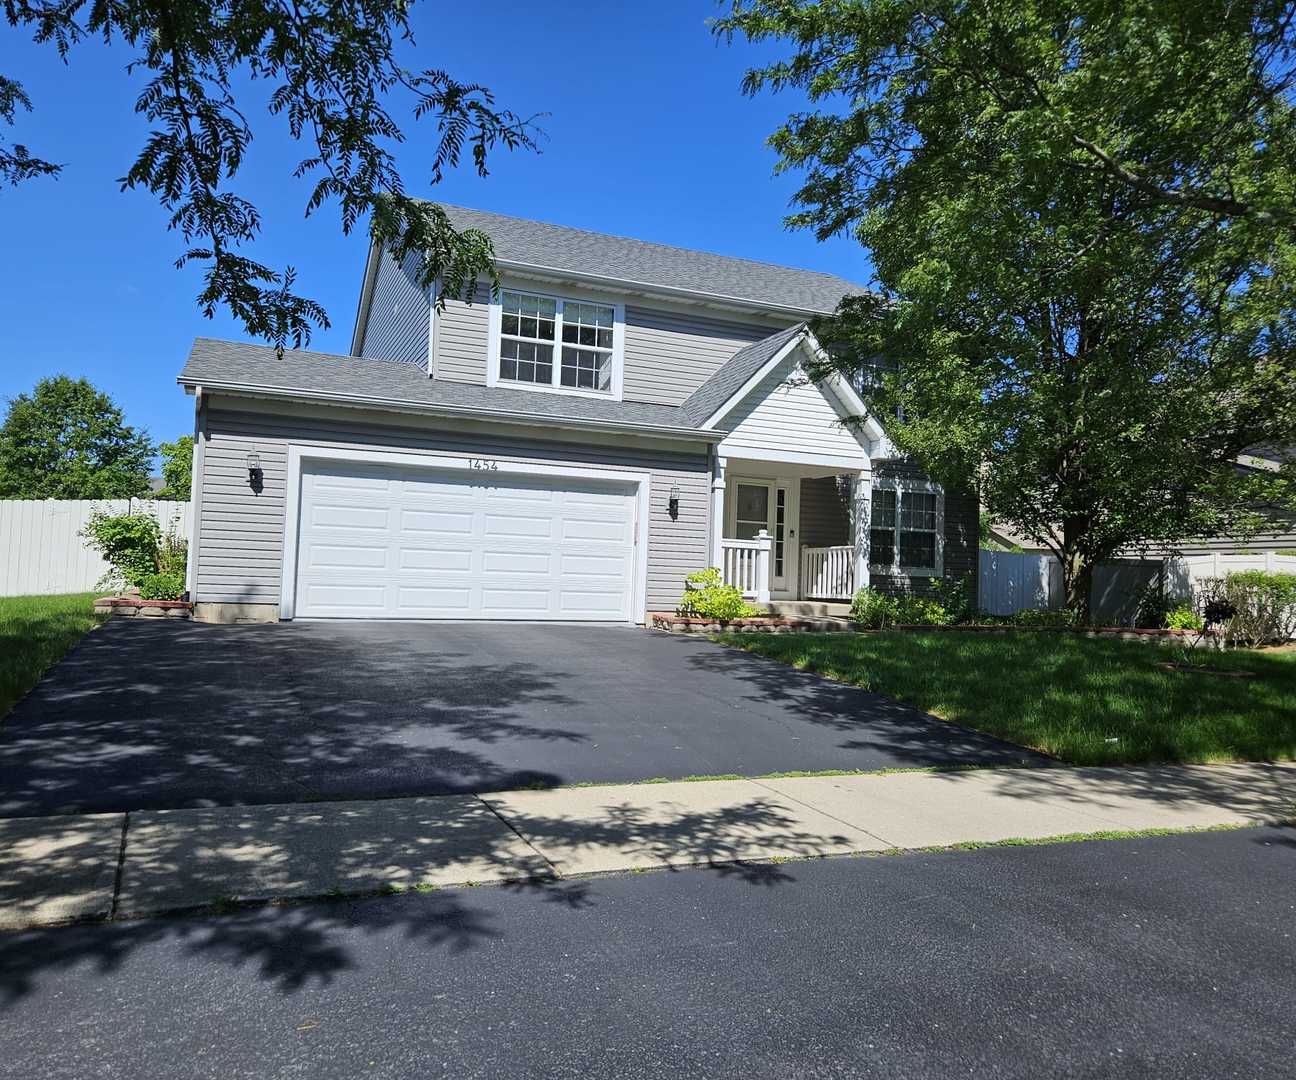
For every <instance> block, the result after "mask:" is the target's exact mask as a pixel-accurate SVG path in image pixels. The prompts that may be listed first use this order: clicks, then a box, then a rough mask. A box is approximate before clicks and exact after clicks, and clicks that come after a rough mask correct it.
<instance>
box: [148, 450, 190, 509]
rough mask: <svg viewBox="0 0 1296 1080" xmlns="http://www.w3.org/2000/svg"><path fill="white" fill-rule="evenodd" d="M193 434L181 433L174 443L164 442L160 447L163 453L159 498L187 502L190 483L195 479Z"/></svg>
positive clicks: (160, 451)
mask: <svg viewBox="0 0 1296 1080" xmlns="http://www.w3.org/2000/svg"><path fill="white" fill-rule="evenodd" d="M193 449H194V440H193V436H192V435H181V436H180V438H178V439H176V441H175V442H173V443H168V442H164V443H163V444H162V445H161V446H159V447H158V452H159V453H160V454H161V455H162V490H161V491H159V492H158V493H157V497H158V498H159V499H173V500H174V501H176V502H185V501H187V500H188V499H189V496H190V491H189V488H190V484H191V482H192V479H193Z"/></svg>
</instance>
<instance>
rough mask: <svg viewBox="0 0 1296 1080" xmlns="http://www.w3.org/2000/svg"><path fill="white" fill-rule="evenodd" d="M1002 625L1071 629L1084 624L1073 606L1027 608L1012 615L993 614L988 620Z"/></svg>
mask: <svg viewBox="0 0 1296 1080" xmlns="http://www.w3.org/2000/svg"><path fill="white" fill-rule="evenodd" d="M986 621H987V622H990V623H994V624H997V625H1002V626H1022V627H1026V628H1028V629H1029V628H1045V629H1047V628H1052V627H1062V628H1064V629H1070V628H1073V627H1078V626H1083V625H1084V621H1083V620H1082V619H1081V618H1080V613H1079V612H1078V611H1074V610H1072V609H1071V608H1026V609H1025V610H1023V611H1015V612H1013V613H1012V614H1011V615H991V616H989V618H988V619H987V620H986Z"/></svg>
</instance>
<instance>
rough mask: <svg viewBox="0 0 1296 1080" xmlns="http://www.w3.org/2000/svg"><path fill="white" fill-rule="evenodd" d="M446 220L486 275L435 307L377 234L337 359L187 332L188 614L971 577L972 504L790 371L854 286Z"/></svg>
mask: <svg viewBox="0 0 1296 1080" xmlns="http://www.w3.org/2000/svg"><path fill="white" fill-rule="evenodd" d="M447 210H448V211H449V213H450V214H451V217H452V219H453V220H454V222H455V224H456V226H457V227H459V228H467V227H473V228H478V229H482V230H483V231H485V232H486V233H487V234H488V235H489V236H490V237H491V239H492V241H493V243H494V246H495V252H496V257H497V263H498V270H499V274H500V278H501V282H502V288H501V289H500V290H498V291H497V292H494V293H492V292H491V290H490V289H488V288H487V287H486V286H484V285H483V286H480V287H479V289H478V292H477V295H476V296H475V297H474V298H473V301H472V303H464V302H461V301H459V300H457V299H447V302H446V304H445V306H444V308H441V309H439V308H438V305H437V304H435V303H434V300H435V296H434V294H432V293H431V292H430V291H429V290H425V289H423V288H421V287H420V286H419V285H418V284H417V283H416V282H415V280H414V277H413V274H412V273H411V272H410V269H409V268H408V267H403V266H401V265H398V264H397V263H396V262H395V260H394V259H392V257H391V256H390V255H388V254H386V253H385V252H384V251H382V250H381V249H380V248H379V247H376V246H375V247H373V248H372V249H371V250H370V252H369V256H368V260H367V263H366V267H365V273H364V282H363V286H362V290H361V297H360V305H359V311H358V315H357V319H356V326H355V334H354V338H353V343H352V354H353V355H351V356H332V355H325V354H321V353H314V352H302V351H290V352H285V353H284V355H283V356H282V357H279V356H277V355H276V353H275V350H273V349H271V348H267V347H265V346H260V345H251V344H243V343H234V342H225V341H213V340H209V339H199V340H198V341H196V342H195V343H194V347H193V351H192V352H191V354H190V356H189V359H188V362H187V364H186V365H185V368H184V371H183V372H182V374H181V375H180V377H179V382H180V383H181V384H182V385H183V386H184V387H185V389H186V390H187V391H188V392H190V393H192V394H193V395H194V396H195V398H196V425H195V432H196V449H195V454H194V481H193V500H194V521H193V533H194V540H193V544H192V553H191V557H190V578H189V586H190V594H191V598H192V599H193V600H194V601H195V604H196V614H197V617H199V618H204V619H211V620H218V621H230V620H248V619H255V620H262V619H265V620H273V619H280V618H283V619H288V618H401V619H522V620H532V619H552V620H581V621H585V620H601V621H609V622H619V623H627V622H630V623H634V622H643V621H645V616H646V614H647V613H649V612H651V611H656V610H671V609H672V608H673V607H674V606H675V604H676V603H677V601H678V599H679V597H680V594H681V592H682V591H683V586H684V578H685V575H687V574H688V573H690V572H692V571H695V570H699V569H702V568H704V567H706V566H720V567H722V568H724V571H725V574H726V577H727V578H728V579H729V580H730V581H732V582H734V583H735V584H738V585H739V586H740V587H742V588H743V589H744V591H745V592H746V593H747V594H748V595H749V596H751V597H752V598H753V599H755V600H758V601H760V602H762V603H765V602H767V601H773V602H775V603H777V602H778V601H791V600H801V599H815V600H846V599H849V597H850V596H851V595H852V594H853V592H854V590H855V589H856V588H857V587H858V586H861V585H864V584H866V583H869V582H872V583H873V585H874V586H876V587H885V588H890V589H899V588H908V589H919V590H923V589H926V588H929V587H930V586H931V583H932V582H933V581H934V580H936V579H939V578H940V577H942V576H943V575H949V574H962V575H973V576H974V571H975V565H976V545H977V507H976V503H975V500H973V499H968V498H955V497H953V496H950V497H947V496H946V495H945V493H943V492H942V491H941V490H940V488H939V487H937V486H936V485H934V484H932V483H930V482H928V481H927V480H926V479H925V478H924V477H922V476H921V475H920V474H919V473H917V472H916V470H914V469H913V468H912V467H910V466H907V465H905V464H904V463H903V462H899V461H897V460H895V455H894V453H893V451H892V449H891V447H890V444H889V443H888V441H887V438H886V434H885V432H884V430H883V428H882V426H881V425H880V424H879V423H878V422H877V421H876V419H874V418H872V417H870V416H869V415H868V410H867V408H866V406H865V404H864V402H863V401H862V400H861V399H860V397H859V395H858V394H857V393H856V391H855V389H854V388H853V387H852V386H851V384H850V383H849V381H847V380H845V379H842V378H840V377H836V376H834V377H830V378H827V379H824V380H822V381H819V382H815V381H811V380H810V379H809V378H808V377H806V376H805V375H804V374H803V367H804V365H805V362H806V361H807V360H808V359H809V358H810V357H811V356H813V355H814V354H815V351H816V350H817V349H818V345H817V343H816V342H815V339H814V337H813V335H812V334H811V333H810V331H809V330H808V329H807V327H806V321H807V320H809V319H812V318H813V317H814V316H817V315H820V314H823V313H827V312H831V311H833V310H834V308H835V307H836V306H837V303H838V301H839V300H840V299H841V297H842V296H843V295H845V294H847V293H857V292H860V291H862V290H861V289H860V287H859V286H857V285H854V284H852V283H850V282H848V281H845V280H843V279H841V278H838V277H834V276H831V275H828V274H822V273H815V272H812V271H807V270H796V269H791V268H787V267H782V266H772V265H767V264H764V263H758V262H751V261H748V260H745V259H734V258H726V257H722V256H719V255H712V254H707V253H704V252H698V251H689V250H684V249H680V248H674V247H667V246H664V245H661V244H652V243H645V242H642V241H638V240H630V239H625V238H622V237H616V236H605V235H601V234H597V233H591V232H584V231H581V230H577V229H570V228H564V227H561V226H556V225H547V224H542V223H539V222H534V221H525V220H521V219H517V218H510V217H503V216H500V215H497V214H490V213H484V212H481V211H476V210H467V209H457V208H447ZM851 418H855V419H856V422H850V423H848V422H846V421H848V420H850V419H851ZM859 418H862V420H860V419H859Z"/></svg>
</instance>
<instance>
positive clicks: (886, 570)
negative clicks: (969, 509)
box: [869, 476, 945, 577]
mask: <svg viewBox="0 0 1296 1080" xmlns="http://www.w3.org/2000/svg"><path fill="white" fill-rule="evenodd" d="M872 491H894V492H895V493H896V524H895V543H894V545H893V548H894V550H895V561H894V562H892V563H877V562H874V561H873V557H872V545H871V544H870V545H869V548H870V553H869V572H870V573H873V574H882V575H887V574H890V575H893V576H896V577H944V576H945V489H944V488H942V487H941V486H940V484H937V483H935V482H934V481H932V480H914V479H910V478H908V477H898V476H881V477H879V476H874V477H873V486H872ZM906 492H923V493H926V494H932V495H935V496H936V565H935V566H934V567H933V566H903V565H901V563H900V521H901V518H900V507H901V504H902V503H903V502H904V497H905V493H906ZM872 498H873V496H872V492H870V494H869V518H870V521H869V528H870V529H872V528H874V525H873V522H872V520H871V519H872V516H873V511H872Z"/></svg>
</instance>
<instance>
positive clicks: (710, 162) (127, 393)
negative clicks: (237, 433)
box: [0, 0, 870, 440]
mask: <svg viewBox="0 0 1296 1080" xmlns="http://www.w3.org/2000/svg"><path fill="white" fill-rule="evenodd" d="M607 8H608V9H607V10H604V11H598V10H594V9H593V7H592V5H585V4H576V3H571V4H563V3H557V4H549V5H540V6H536V5H532V4H522V3H512V2H509V0H497V2H496V3H494V4H492V5H490V6H489V16H488V17H487V16H485V15H484V14H483V11H484V10H485V9H483V8H482V6H480V5H450V4H445V5H441V4H438V5H423V6H419V5H416V6H415V9H414V12H415V18H414V30H415V34H416V37H417V49H416V50H415V51H414V52H413V53H412V54H411V55H409V56H408V57H407V59H406V62H407V63H408V64H409V66H418V67H440V68H444V69H445V70H447V71H449V72H451V73H452V74H453V75H454V76H455V77H457V78H460V79H463V80H472V81H478V82H482V83H484V84H486V85H487V86H490V87H491V88H492V89H493V90H494V91H495V92H496V94H497V97H498V100H499V102H500V104H503V105H507V106H509V107H511V108H514V109H515V110H517V111H518V112H522V113H527V114H529V113H547V114H548V115H547V116H545V117H544V118H542V119H541V120H540V124H541V126H542V127H543V129H544V131H545V138H544V139H543V141H542V153H540V154H538V155H536V154H525V153H519V154H512V155H508V154H503V153H501V154H499V155H498V156H496V157H495V158H494V159H493V161H492V171H491V175H490V176H489V177H487V178H486V179H484V180H482V179H479V178H478V177H477V176H476V174H475V173H474V172H472V171H471V170H470V169H464V170H461V171H460V172H459V173H458V174H457V175H454V176H452V177H450V178H449V179H448V180H447V181H445V182H443V183H442V184H440V185H439V186H437V187H435V188H433V187H431V186H430V184H429V182H428V163H429V161H430V159H431V154H432V150H433V143H434V139H433V132H432V130H431V125H425V124H416V123H415V122H414V121H413V120H412V119H411V120H410V121H409V123H408V124H407V125H406V128H405V130H406V135H407V142H406V144H405V145H404V146H403V147H402V148H401V150H400V151H399V160H400V164H401V168H402V172H403V175H404V178H405V182H406V185H407V190H409V191H410V192H412V193H416V194H424V195H429V196H433V197H437V198H442V199H445V200H446V201H449V202H455V203H459V204H462V205H466V206H476V207H481V208H484V209H488V210H494V211H498V212H500V213H505V214H516V215H519V216H522V217H533V218H538V219H540V220H544V221H554V222H559V223H562V224H568V225H574V226H578V227H581V228H587V229H594V230H598V231H602V232H611V233H617V234H620V235H625V236H634V237H639V238H641V239H645V240H654V241H658V242H661V243H668V244H677V245H680V246H683V247H695V248H701V249H704V250H709V251H717V252H721V253H724V254H730V255H737V256H742V257H745V258H752V259H762V260H765V261H768V262H777V263H785V264H788V265H792V266H806V267H813V268H815V269H821V270H826V271H830V272H833V273H838V274H841V275H843V276H845V277H849V278H852V279H854V280H857V281H862V282H867V280H868V278H869V274H870V267H869V263H868V259H867V255H866V253H865V252H864V251H863V250H862V249H861V248H860V247H859V246H858V245H856V244H855V243H854V242H853V241H850V240H846V239H841V240H835V241H831V242H829V243H825V244H819V243H817V242H816V241H815V239H814V237H813V236H811V235H810V234H808V233H804V232H788V231H786V230H785V229H784V228H783V225H782V218H783V215H784V214H785V213H786V211H787V205H788V200H789V197H790V196H791V194H792V192H793V191H794V189H795V186H796V179H795V177H793V176H783V177H777V178H776V177H774V176H772V170H773V165H774V155H773V153H772V152H771V151H770V150H769V149H768V148H767V147H766V146H765V139H766V137H767V136H768V135H769V133H770V132H771V131H773V130H774V129H775V127H777V125H778V123H779V121H780V120H781V118H782V117H784V116H785V115H786V114H787V113H788V111H790V110H791V109H793V108H795V107H797V106H798V105H799V104H800V103H799V102H798V101H797V100H796V99H794V98H791V97H789V96H786V95H783V96H779V97H771V96H763V97H761V98H757V99H754V100H753V99H749V98H744V97H743V96H742V94H741V93H740V90H739V83H740V79H741V77H742V73H743V71H744V70H745V68H746V67H748V66H750V65H752V64H753V63H756V62H758V61H760V60H761V59H762V58H764V57H768V56H770V55H772V53H773V50H772V49H771V48H762V49H760V50H756V49H753V48H752V47H751V46H749V45H747V44H746V43H745V42H741V41H735V43H734V44H733V45H732V46H726V45H725V44H724V43H723V42H719V41H716V40H715V39H714V38H713V37H712V35H711V33H710V31H709V29H708V27H707V25H706V21H707V19H709V18H711V17H714V16H715V15H717V14H718V13H719V10H720V9H719V8H718V7H717V6H716V5H715V4H714V3H713V2H712V0H663V2H661V3H657V4H652V5H641V4H634V5H631V4H610V5H607ZM0 40H3V42H4V50H3V51H4V58H5V59H4V73H5V74H6V75H9V76H10V77H13V78H16V79H18V80H19V81H21V82H22V83H23V84H24V86H25V88H26V90H27V92H28V94H29V96H30V97H31V98H32V102H33V105H34V111H33V112H32V113H31V114H28V115H26V116H24V117H21V118H20V119H19V123H18V126H17V128H16V129H15V130H13V131H12V137H13V138H15V139H17V140H18V141H23V142H26V143H28V144H29V145H30V146H31V147H32V149H33V151H34V152H36V153H38V154H40V155H41V156H43V157H46V158H49V159H51V160H54V161H60V162H64V163H66V166H67V167H66V169H65V170H64V174H63V175H62V177H61V178H60V179H58V180H57V181H50V180H33V181H29V182H27V183H26V184H24V185H22V186H20V187H18V188H16V189H13V188H6V189H4V190H3V191H2V192H0V236H3V237H4V244H3V247H4V252H5V256H6V257H5V258H4V259H3V260H0V355H2V357H3V360H2V361H0V400H7V399H9V398H11V397H13V396H14V395H15V394H18V393H21V392H23V391H24V390H28V389H30V388H31V386H32V385H33V384H34V383H35V382H36V380H37V379H39V378H41V377H43V376H45V375H50V374H55V373H58V372H66V373H68V374H71V375H77V376H79V375H84V376H86V377H88V378H89V379H90V380H91V381H92V382H94V383H95V385H97V386H99V387H100V388H102V389H104V390H106V391H108V392H109V393H110V394H111V395H112V396H113V397H114V398H115V399H116V401H117V402H118V404H119V405H121V406H122V408H123V409H124V410H125V412H126V416H127V419H128V420H129V422H131V423H133V424H136V425H138V426H142V427H145V428H147V430H148V431H149V432H150V434H151V435H152V436H153V437H154V438H155V439H157V440H169V439H172V438H174V437H175V436H176V435H179V434H182V433H184V432H187V431H189V430H191V428H192V416H193V412H192V401H191V399H189V398H186V397H185V395H184V393H183V392H182V391H181V390H180V389H179V388H178V387H177V386H176V385H175V376H176V374H177V373H178V372H179V370H180V367H181V366H182V364H183V362H184V358H185V356H186V354H187V352H188V349H189V346H190V344H191V342H192V341H193V339H194V337H196V336H200V335H202V336H213V337H224V338H234V339H240V338H242V337H243V336H244V335H243V334H242V333H241V331H240V328H239V327H238V326H237V325H235V324H234V323H233V322H232V321H231V320H229V319H228V318H225V317H223V316H218V317H217V318H216V319H214V320H207V319H204V318H203V317H202V315H201V313H200V312H199V311H198V308H197V306H196V305H195V303H194V296H195V294H196V293H197V291H198V289H199V288H200V274H199V272H198V271H197V270H185V271H176V270H175V269H174V268H173V266H172V263H173V261H174V259H175V258H176V256H177V255H178V254H179V252H180V250H181V241H180V237H179V236H178V235H175V234H172V233H168V232H167V231H166V214H165V212H164V211H163V210H162V209H161V208H160V207H159V206H158V205H157V204H156V203H155V202H154V200H153V198H152V197H151V196H150V195H148V194H147V193H144V192H126V193H120V192H119V191H118V186H117V184H116V182H115V180H116V178H117V177H119V176H121V175H122V174H123V173H125V171H126V170H127V168H128V167H129V165H130V163H131V162H132V161H133V160H134V156H135V154H136V152H137V151H138V148H139V146H140V145H141V143H142V140H143V137H144V135H145V134H146V131H147V125H146V124H145V122H144V121H143V120H142V119H140V118H139V117H137V116H136V115H135V114H134V112H133V104H134V100H135V96H136V94H137V93H138V90H139V87H140V86H141V85H142V83H143V77H142V76H141V75H140V74H138V73H137V74H135V75H128V74H127V73H126V71H125V68H126V65H127V63H128V62H129V60H130V58H131V54H130V51H129V50H127V49H123V48H120V47H117V48H105V47H104V46H103V45H102V44H100V43H99V42H97V41H90V42H87V43H85V44H83V45H82V46H80V47H79V48H78V49H77V50H74V51H73V53H72V56H71V60H70V63H69V64H68V65H67V66H64V65H63V64H62V63H61V62H60V61H59V59H58V57H57V55H56V54H55V52H54V51H53V50H52V49H50V48H48V47H38V46H35V45H33V44H31V42H30V40H29V39H28V38H26V37H24V36H22V35H20V34H18V33H16V32H15V31H14V30H12V29H10V28H8V27H5V28H3V29H0ZM401 119H402V120H404V117H403V116H402V117H401ZM252 122H253V128H254V131H255V132H256V135H257V139H256V142H255V143H254V145H253V148H252V151H251V153H250V155H249V158H248V161H247V162H246V164H245V166H244V169H243V171H242V173H241V174H240V178H239V188H238V189H239V190H240V191H241V192H242V193H244V194H246V195H247V196H248V197H250V198H251V199H252V200H253V201H254V202H256V203H257V204H258V206H259V207H260V209H261V212H262V216H263V224H264V226H265V229H264V235H263V237H262V239H261V241H260V242H259V243H258V244H257V245H256V246H255V247H254V248H252V249H249V250H250V253H253V254H255V255H256V256H257V257H258V258H260V259H261V261H263V262H267V263H269V264H270V265H272V266H276V267H279V268H282V267H283V266H284V265H285V264H292V265H294V266H295V267H296V268H297V270H298V274H299V277H298V288H299V290H300V291H301V292H303V293H305V294H306V295H308V296H312V297H314V298H315V299H317V300H319V301H320V302H321V303H323V304H324V306H325V307H326V308H327V310H328V313H329V317H330V319H331V321H332V327H331V328H330V329H328V330H324V331H320V332H318V333H317V335H316V336H315V338H314V340H313V342H312V347H313V348H317V349H321V350H323V351H330V352H340V353H345V352H346V351H347V350H348V348H349V346H350V334H351V327H352V324H353V322H354V318H355V307H356V301H357V297H358V294H359V288H360V276H361V270H362V268H363V263H364V256H365V248H366V244H367V240H366V235H365V234H364V232H363V230H361V231H359V232H356V233H353V234H352V235H351V236H349V237H346V236H343V235H342V231H341V228H340V225H339V222H338V216H337V214H336V212H335V211H332V210H330V209H327V208H326V209H325V210H324V211H322V212H320V213H318V214H317V215H315V216H313V217H312V218H309V219H306V218H304V216H303V208H304V205H305V201H306V196H307V192H308V186H307V184H306V183H305V182H302V181H297V180H294V179H292V177H291V170H292V167H293V165H294V164H295V162H296V160H297V159H298V158H299V157H301V156H304V154H303V152H302V148H300V147H298V146H295V145H294V144H293V143H292V140H291V139H290V138H289V136H288V134H287V131H286V128H285V125H284V123H283V121H282V120H281V119H279V118H275V117H270V116H269V115H268V114H266V113H264V112H256V111H254V112H253V113H252ZM424 127H426V128H427V132H426V134H425V135H424V134H422V133H421V129H422V128H424Z"/></svg>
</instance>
